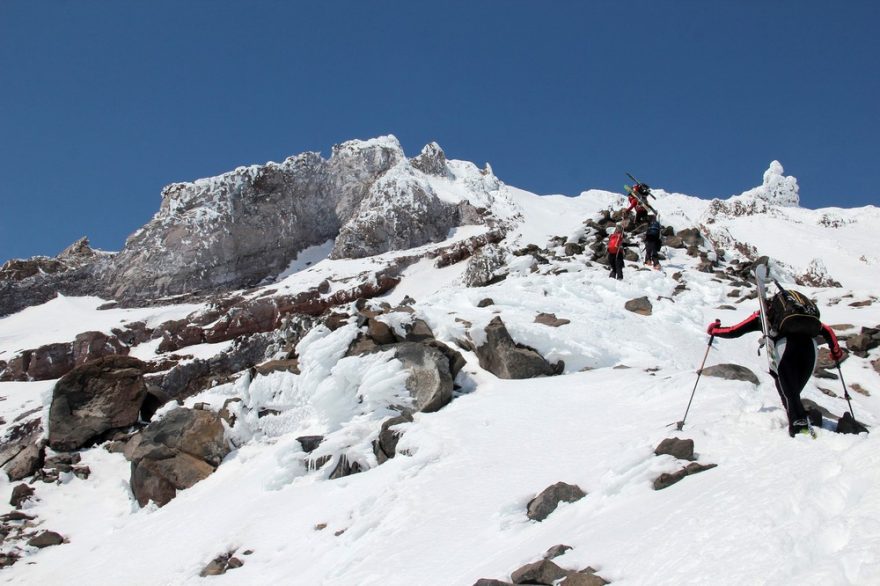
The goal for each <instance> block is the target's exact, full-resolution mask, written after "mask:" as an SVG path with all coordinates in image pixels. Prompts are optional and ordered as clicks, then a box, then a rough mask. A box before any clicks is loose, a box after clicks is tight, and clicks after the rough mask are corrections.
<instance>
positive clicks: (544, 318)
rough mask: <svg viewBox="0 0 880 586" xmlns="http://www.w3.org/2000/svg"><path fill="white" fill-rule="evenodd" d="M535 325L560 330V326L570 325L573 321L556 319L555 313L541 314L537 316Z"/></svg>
mask: <svg viewBox="0 0 880 586" xmlns="http://www.w3.org/2000/svg"><path fill="white" fill-rule="evenodd" d="M535 323H536V324H542V325H545V326H550V327H551V328H558V327H559V326H564V325H565V324H570V323H571V320H570V319H559V318H557V317H556V314H555V313H539V314H538V315H537V316H535Z"/></svg>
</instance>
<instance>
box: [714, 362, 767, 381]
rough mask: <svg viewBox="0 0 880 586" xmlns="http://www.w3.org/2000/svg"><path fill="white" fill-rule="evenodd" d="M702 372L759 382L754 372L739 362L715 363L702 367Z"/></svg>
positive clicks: (718, 376)
mask: <svg viewBox="0 0 880 586" xmlns="http://www.w3.org/2000/svg"><path fill="white" fill-rule="evenodd" d="M702 372H703V374H704V375H706V376H714V377H717V378H723V379H726V380H744V381H748V382H750V383H752V384H755V385H757V384H759V383H760V382H761V381H760V380H758V377H757V376H755V373H754V372H752V371H751V370H749V369H748V368H746V367H745V366H740V365H739V364H716V365H714V366H709V367H706V368H704V369H703V371H702Z"/></svg>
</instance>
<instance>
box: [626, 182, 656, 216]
mask: <svg viewBox="0 0 880 586" xmlns="http://www.w3.org/2000/svg"><path fill="white" fill-rule="evenodd" d="M626 176H627V177H629V178H630V179H632V180H633V181H635V182H636V184H635V185H624V186H623V187H624V189H625V190H626V192H627V193H629V194H631V195H632V196H633V197H634V198H636V200H637V201H638V202H639V204H641V206H642V207H644V208H645V209H646V210H650V211H651V213H652V214H654V217H656V218H659V217H660V213H659V212H658V211H657V210H655V209H654V207H653V206H651V204H649V203H648V198H649V197H654V194H653V193H651V188H650V187H648V184H647V183H642V182H641V181H639V180H638V179H636V178H635V177H633V176H632V175H630V174H629V173H627V174H626ZM640 188H644V191H642V190H641V189H640ZM655 199H656V198H655Z"/></svg>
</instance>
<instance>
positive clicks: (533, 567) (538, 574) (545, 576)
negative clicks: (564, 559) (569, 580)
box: [510, 560, 569, 584]
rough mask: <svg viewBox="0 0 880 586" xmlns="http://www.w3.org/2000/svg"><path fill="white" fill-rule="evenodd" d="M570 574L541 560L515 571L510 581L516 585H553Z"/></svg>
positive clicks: (548, 561) (551, 563) (549, 562)
mask: <svg viewBox="0 0 880 586" xmlns="http://www.w3.org/2000/svg"><path fill="white" fill-rule="evenodd" d="M568 574H569V572H568V570H563V569H562V568H560V567H559V566H557V565H556V564H554V563H553V562H551V561H550V560H541V561H537V562H534V563H531V564H526V565H525V566H523V567H521V568H519V569H518V570H516V571H514V572H513V573H512V574H511V575H510V579H511V580H512V581H513V583H514V584H553V583H555V582H556V580H559V579H561V578H564V577H566V576H567V575H568Z"/></svg>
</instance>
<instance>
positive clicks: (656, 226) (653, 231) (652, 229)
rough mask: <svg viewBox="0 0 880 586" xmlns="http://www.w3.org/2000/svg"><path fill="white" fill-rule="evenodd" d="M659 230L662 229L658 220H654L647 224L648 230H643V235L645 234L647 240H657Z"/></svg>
mask: <svg viewBox="0 0 880 586" xmlns="http://www.w3.org/2000/svg"><path fill="white" fill-rule="evenodd" d="M660 230H662V227H661V226H660V222H658V221H657V220H654V221H653V222H651V225H650V226H648V231H647V232H645V236H647V237H648V239H649V240H659V239H660Z"/></svg>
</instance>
